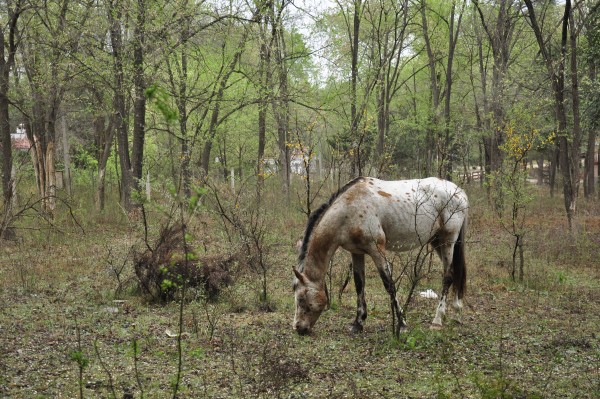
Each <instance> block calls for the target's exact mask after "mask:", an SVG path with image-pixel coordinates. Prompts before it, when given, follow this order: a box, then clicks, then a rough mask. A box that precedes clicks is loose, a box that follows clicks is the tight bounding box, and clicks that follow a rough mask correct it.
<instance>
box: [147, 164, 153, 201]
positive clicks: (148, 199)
mask: <svg viewBox="0 0 600 399" xmlns="http://www.w3.org/2000/svg"><path fill="white" fill-rule="evenodd" d="M151 195H152V186H151V185H150V171H148V172H147V173H146V200H147V201H150V197H151Z"/></svg>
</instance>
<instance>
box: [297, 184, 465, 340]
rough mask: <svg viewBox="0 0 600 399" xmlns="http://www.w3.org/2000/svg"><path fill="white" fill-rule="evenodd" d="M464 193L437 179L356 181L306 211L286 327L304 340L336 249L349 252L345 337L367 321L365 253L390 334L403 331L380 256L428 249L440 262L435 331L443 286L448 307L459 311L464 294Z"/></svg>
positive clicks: (319, 308) (323, 299)
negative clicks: (352, 309) (389, 315)
mask: <svg viewBox="0 0 600 399" xmlns="http://www.w3.org/2000/svg"><path fill="white" fill-rule="evenodd" d="M468 207H469V203H468V199H467V196H466V194H465V192H464V191H463V190H462V189H460V188H459V187H458V186H456V185H455V184H454V183H452V182H449V181H445V180H441V179H438V178H433V177H430V178H426V179H417V180H401V181H384V180H379V179H375V178H371V177H359V178H356V179H354V180H352V181H350V182H349V183H347V184H346V185H345V186H343V187H342V188H340V189H339V190H338V191H337V192H336V193H335V194H333V195H332V196H331V198H330V199H329V201H327V202H326V203H324V204H323V205H321V207H319V208H318V209H316V210H315V211H314V212H313V213H311V215H310V217H309V220H308V223H307V226H306V230H305V232H304V237H303V240H302V246H301V248H300V255H299V258H298V260H299V265H298V267H297V268H294V274H295V279H294V295H295V302H296V312H295V315H294V324H293V326H294V329H295V330H296V331H297V332H298V333H299V334H301V335H304V334H307V333H309V332H310V331H311V329H312V328H313V326H314V324H315V322H316V321H317V319H318V318H319V316H320V315H321V313H322V312H323V310H324V309H325V307H326V306H327V302H328V297H327V290H326V286H325V275H326V271H327V265H328V264H329V261H330V259H331V258H332V256H333V255H334V253H335V251H336V250H337V249H338V248H339V247H342V248H344V249H345V250H347V251H348V252H350V253H351V254H352V268H353V273H354V282H355V286H356V295H357V310H356V319H355V320H354V322H353V323H352V331H353V332H360V331H362V329H363V324H364V322H365V320H366V318H367V304H366V301H365V292H364V287H365V255H369V256H370V257H371V258H372V259H373V262H374V263H375V266H376V267H377V269H378V271H379V275H380V277H381V279H382V281H383V285H384V287H385V289H386V291H387V292H388V294H389V296H390V300H391V305H392V308H393V311H394V317H395V319H396V320H397V321H398V322H397V323H396V326H395V330H394V333H395V334H396V335H397V336H398V335H399V334H400V331H402V330H405V329H406V321H405V318H404V314H403V311H402V309H401V307H400V305H399V304H398V300H397V299H396V287H395V284H394V280H393V279H392V275H391V270H390V267H389V264H388V262H387V260H386V251H394V252H401V251H408V250H410V249H414V248H419V247H421V248H422V247H424V246H426V245H431V246H432V247H433V248H435V251H436V252H437V254H438V255H439V257H440V259H441V260H442V263H443V267H444V271H443V279H442V292H441V298H440V302H439V304H438V306H437V309H436V313H435V317H434V319H433V321H432V328H440V327H441V326H442V319H443V317H444V315H445V313H446V300H447V297H448V293H449V290H450V287H451V286H452V287H453V290H454V294H455V296H454V301H453V307H454V308H455V309H456V310H457V311H458V312H460V310H461V309H462V298H463V296H464V293H465V289H466V265H465V253H464V235H465V228H466V221H467V212H468Z"/></svg>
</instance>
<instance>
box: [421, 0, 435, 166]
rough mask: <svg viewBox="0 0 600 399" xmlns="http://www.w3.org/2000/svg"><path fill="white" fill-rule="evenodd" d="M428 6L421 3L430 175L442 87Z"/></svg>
mask: <svg viewBox="0 0 600 399" xmlns="http://www.w3.org/2000/svg"><path fill="white" fill-rule="evenodd" d="M426 8H427V4H426V1H425V0H422V1H421V24H422V29H423V39H424V40H425V48H426V50H427V60H428V64H427V65H428V68H429V87H430V89H431V109H430V111H429V112H430V113H429V118H430V123H429V124H428V125H429V126H430V127H429V126H428V127H427V138H426V140H427V161H426V165H427V166H426V169H427V171H428V172H427V174H428V175H430V174H431V173H432V172H433V169H434V168H433V164H434V160H435V156H436V154H437V148H438V146H437V141H438V132H437V126H438V109H439V105H440V87H439V78H438V73H437V71H436V65H435V61H436V60H435V55H434V54H433V48H432V46H431V41H430V38H429V27H428V24H427V14H426Z"/></svg>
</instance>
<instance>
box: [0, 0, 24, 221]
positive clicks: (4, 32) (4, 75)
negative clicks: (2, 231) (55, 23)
mask: <svg viewBox="0 0 600 399" xmlns="http://www.w3.org/2000/svg"><path fill="white" fill-rule="evenodd" d="M2 7H3V9H4V8H6V15H7V16H8V18H7V23H6V24H5V25H0V144H1V145H2V190H3V194H4V196H3V198H4V212H5V213H6V214H8V213H10V212H9V208H10V205H11V200H12V196H13V195H14V193H13V192H12V184H11V170H12V147H11V142H10V119H9V112H8V110H9V99H8V90H9V82H10V80H9V77H10V70H11V68H13V66H14V65H15V56H16V53H17V46H18V41H17V35H18V27H17V22H18V20H19V17H20V15H21V13H22V12H23V9H22V7H23V4H22V2H21V1H20V0H17V1H16V2H14V3H12V2H10V1H6V2H3V3H2Z"/></svg>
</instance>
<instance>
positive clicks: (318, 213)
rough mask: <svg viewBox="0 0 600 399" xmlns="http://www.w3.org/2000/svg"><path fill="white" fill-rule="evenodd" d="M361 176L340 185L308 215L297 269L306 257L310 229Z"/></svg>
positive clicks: (312, 228)
mask: <svg viewBox="0 0 600 399" xmlns="http://www.w3.org/2000/svg"><path fill="white" fill-rule="evenodd" d="M362 180H363V177H362V176H361V177H357V178H355V179H354V180H351V181H349V182H348V183H346V184H345V185H344V186H343V187H341V188H340V189H339V190H337V191H336V192H335V193H334V194H333V195H332V196H331V198H329V200H328V201H327V202H325V203H324V204H323V205H321V206H320V207H318V208H317V209H315V210H314V211H312V212H311V214H310V216H309V217H308V223H307V224H306V230H304V237H303V238H302V248H301V249H300V255H298V262H299V265H300V267H299V269H300V270H299V271H300V272H302V271H303V269H304V264H303V261H304V258H306V251H307V249H308V240H309V238H310V235H311V233H312V231H313V230H314V228H315V226H316V225H317V224H318V223H319V221H320V220H321V217H322V216H323V215H324V214H325V211H327V209H329V207H330V206H331V204H333V203H334V201H335V200H336V199H337V198H338V197H339V196H340V195H342V194H343V193H345V192H346V191H347V190H348V189H349V188H350V187H352V186H353V185H354V184H356V183H358V182H359V181H362Z"/></svg>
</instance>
